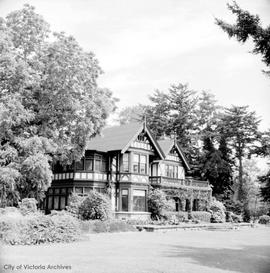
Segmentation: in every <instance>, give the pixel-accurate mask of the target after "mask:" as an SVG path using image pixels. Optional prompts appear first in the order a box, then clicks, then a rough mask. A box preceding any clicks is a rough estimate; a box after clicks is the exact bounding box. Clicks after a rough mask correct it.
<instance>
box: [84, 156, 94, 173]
mask: <svg viewBox="0 0 270 273" xmlns="http://www.w3.org/2000/svg"><path fill="white" fill-rule="evenodd" d="M93 163H94V160H93V158H86V159H85V170H86V171H93V165H94V164H93Z"/></svg>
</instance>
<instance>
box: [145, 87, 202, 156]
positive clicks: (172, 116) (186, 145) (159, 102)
mask: <svg viewBox="0 0 270 273" xmlns="http://www.w3.org/2000/svg"><path fill="white" fill-rule="evenodd" d="M195 95H196V92H195V91H193V90H190V89H189V88H188V85H187V84H177V85H171V87H170V88H169V90H168V92H167V93H165V92H161V91H159V90H156V91H155V92H154V94H153V95H152V96H150V100H151V102H152V104H153V105H152V106H150V107H148V108H147V109H146V116H147V123H148V125H149V126H150V128H151V130H152V131H153V133H154V135H155V136H156V137H157V138H161V137H163V136H164V135H165V136H167V137H171V138H172V137H174V136H175V137H176V139H177V141H178V142H179V143H180V145H181V146H182V148H183V150H184V152H185V153H186V155H187V157H188V158H189V160H190V161H191V160H192V158H193V156H194V155H196V151H194V148H193V147H194V145H193V144H194V142H195V141H196V137H195V133H196V104H197V97H196V96H195Z"/></svg>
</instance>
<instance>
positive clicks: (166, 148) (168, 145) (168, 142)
mask: <svg viewBox="0 0 270 273" xmlns="http://www.w3.org/2000/svg"><path fill="white" fill-rule="evenodd" d="M158 144H159V146H160V147H161V149H162V151H163V153H164V155H165V157H166V156H167V155H168V154H169V152H170V151H171V149H172V148H173V146H175V147H176V149H177V150H178V152H179V154H180V157H181V159H182V160H183V162H184V164H185V166H186V168H187V169H188V170H190V166H189V164H188V162H187V159H186V157H185V155H184V152H183V151H182V149H181V147H180V145H179V144H178V142H177V141H175V140H172V139H164V140H158Z"/></svg>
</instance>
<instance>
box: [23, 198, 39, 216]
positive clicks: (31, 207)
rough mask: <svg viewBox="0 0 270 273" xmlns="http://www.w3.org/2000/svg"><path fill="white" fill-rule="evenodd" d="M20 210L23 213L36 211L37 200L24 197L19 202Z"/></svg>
mask: <svg viewBox="0 0 270 273" xmlns="http://www.w3.org/2000/svg"><path fill="white" fill-rule="evenodd" d="M19 207H20V211H21V213H22V214H23V215H28V214H31V213H36V212H37V200H36V199H34V198H24V199H22V202H20V203H19Z"/></svg>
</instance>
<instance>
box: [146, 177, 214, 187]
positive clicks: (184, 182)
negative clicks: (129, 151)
mask: <svg viewBox="0 0 270 273" xmlns="http://www.w3.org/2000/svg"><path fill="white" fill-rule="evenodd" d="M149 181H150V184H152V185H160V186H173V187H181V186H190V187H209V182H208V181H201V180H196V179H192V178H186V179H175V178H170V177H164V176H150V177H149Z"/></svg>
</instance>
